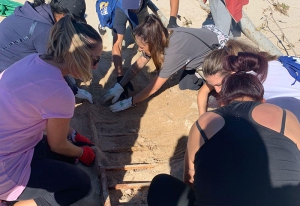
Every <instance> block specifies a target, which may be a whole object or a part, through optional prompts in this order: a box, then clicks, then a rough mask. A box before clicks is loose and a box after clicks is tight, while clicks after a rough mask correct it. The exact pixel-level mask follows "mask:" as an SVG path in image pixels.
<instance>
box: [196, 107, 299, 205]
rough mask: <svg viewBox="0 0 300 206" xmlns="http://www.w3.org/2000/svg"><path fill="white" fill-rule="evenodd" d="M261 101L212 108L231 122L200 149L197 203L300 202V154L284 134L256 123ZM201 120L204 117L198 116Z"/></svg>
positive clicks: (227, 122)
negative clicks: (254, 118)
mask: <svg viewBox="0 0 300 206" xmlns="http://www.w3.org/2000/svg"><path fill="white" fill-rule="evenodd" d="M259 104H260V103H258V102H233V103H231V104H229V105H227V106H224V107H221V108H218V109H216V110H214V111H212V112H214V113H216V114H219V115H220V116H222V117H223V118H224V120H225V125H224V126H223V128H221V130H219V131H218V132H217V133H216V134H215V135H214V136H212V137H211V138H210V139H209V140H208V139H207V138H206V135H205V133H204V131H203V130H202V129H201V127H200V125H199V124H198V126H199V127H198V129H199V130H200V132H201V135H202V136H204V140H205V139H206V141H205V143H204V145H202V147H201V148H200V149H199V150H198V151H197V153H196V154H195V161H194V164H195V176H194V189H195V195H196V205H230V206H231V205H239V206H240V205H243V206H244V205H255V206H257V205H272V206H273V205H285V206H286V205H295V206H296V205H300V195H299V194H300V186H299V185H300V184H299V183H300V155H299V150H298V148H297V145H296V144H295V143H294V142H293V141H292V140H290V139H289V138H287V137H286V136H284V135H283V133H284V126H285V118H286V117H285V110H283V111H284V114H283V118H282V128H281V133H278V132H276V131H274V130H271V129H269V128H266V127H264V126H262V125H260V124H258V123H256V122H255V121H254V120H253V118H252V110H253V109H254V108H255V107H256V106H258V105H259ZM197 122H198V121H197Z"/></svg>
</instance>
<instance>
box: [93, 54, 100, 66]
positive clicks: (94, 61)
mask: <svg viewBox="0 0 300 206" xmlns="http://www.w3.org/2000/svg"><path fill="white" fill-rule="evenodd" d="M91 57H92V65H93V66H96V64H98V62H99V61H100V59H101V57H100V56H98V57H94V56H92V55H91Z"/></svg>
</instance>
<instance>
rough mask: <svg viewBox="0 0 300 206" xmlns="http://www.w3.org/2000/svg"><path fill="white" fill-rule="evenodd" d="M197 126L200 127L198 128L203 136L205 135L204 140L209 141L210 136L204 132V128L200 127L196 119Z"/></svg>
mask: <svg viewBox="0 0 300 206" xmlns="http://www.w3.org/2000/svg"><path fill="white" fill-rule="evenodd" d="M196 126H197V128H198V130H199V132H200V134H201V136H202V137H203V139H204V142H206V141H208V138H207V136H206V134H205V133H204V131H203V129H202V128H201V127H200V125H199V122H198V121H196Z"/></svg>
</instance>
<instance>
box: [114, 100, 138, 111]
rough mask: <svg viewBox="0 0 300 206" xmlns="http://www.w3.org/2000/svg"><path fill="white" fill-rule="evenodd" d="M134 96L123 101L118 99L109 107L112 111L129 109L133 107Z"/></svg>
mask: <svg viewBox="0 0 300 206" xmlns="http://www.w3.org/2000/svg"><path fill="white" fill-rule="evenodd" d="M132 106H133V105H132V97H130V98H128V99H124V100H122V101H118V102H116V103H115V104H113V105H111V106H110V107H109V109H110V111H112V112H120V111H122V110H125V109H128V108H130V107H132Z"/></svg>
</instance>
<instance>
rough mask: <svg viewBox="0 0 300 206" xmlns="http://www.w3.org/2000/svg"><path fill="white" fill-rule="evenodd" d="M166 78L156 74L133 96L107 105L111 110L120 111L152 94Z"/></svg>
mask: <svg viewBox="0 0 300 206" xmlns="http://www.w3.org/2000/svg"><path fill="white" fill-rule="evenodd" d="M167 79H168V78H161V77H159V76H156V77H155V78H154V79H153V80H152V82H151V83H150V84H148V85H147V86H146V87H145V88H144V89H143V90H142V91H141V92H140V93H138V94H137V95H135V96H134V97H130V98H128V99H125V100H122V101H119V102H116V103H115V104H113V105H111V106H110V107H109V109H110V111H112V112H120V111H122V110H125V109H128V108H130V107H132V106H133V105H135V104H136V103H138V102H141V101H143V100H144V99H147V98H148V97H149V96H150V95H152V94H154V93H155V92H156V91H157V90H159V89H160V88H161V86H162V85H163V84H164V83H165V82H166V81H167Z"/></svg>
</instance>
